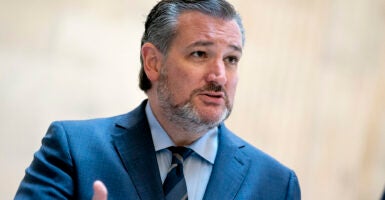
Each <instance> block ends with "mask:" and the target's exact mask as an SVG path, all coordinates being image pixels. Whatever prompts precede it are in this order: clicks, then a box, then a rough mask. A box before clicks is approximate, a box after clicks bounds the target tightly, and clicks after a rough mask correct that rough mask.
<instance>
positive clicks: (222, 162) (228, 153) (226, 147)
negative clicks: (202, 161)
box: [203, 124, 250, 200]
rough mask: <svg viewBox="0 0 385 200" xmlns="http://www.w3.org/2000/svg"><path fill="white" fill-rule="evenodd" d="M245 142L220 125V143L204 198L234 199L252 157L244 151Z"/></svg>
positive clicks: (208, 199)
mask: <svg viewBox="0 0 385 200" xmlns="http://www.w3.org/2000/svg"><path fill="white" fill-rule="evenodd" d="M244 147H245V142H244V141H242V140H241V139H239V138H238V137H237V136H235V135H234V133H232V132H231V131H230V130H228V129H227V128H226V127H225V125H224V124H221V125H220V126H219V144H218V153H217V157H216V159H215V164H214V167H213V170H212V172H211V176H210V180H209V183H208V185H207V188H206V192H205V195H204V198H203V199H207V200H210V199H216V198H218V195H220V197H221V199H234V198H235V196H236V194H237V193H238V191H239V189H240V187H241V185H242V182H243V180H244V179H245V177H246V175H247V172H248V169H249V166H250V159H249V158H248V157H247V156H245V154H244V153H243V152H242V150H241V149H242V148H244Z"/></svg>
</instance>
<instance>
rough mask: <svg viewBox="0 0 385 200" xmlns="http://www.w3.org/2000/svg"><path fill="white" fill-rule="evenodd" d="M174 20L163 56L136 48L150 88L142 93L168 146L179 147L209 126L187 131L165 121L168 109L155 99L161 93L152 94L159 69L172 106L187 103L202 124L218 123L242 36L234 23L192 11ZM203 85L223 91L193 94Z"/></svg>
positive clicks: (230, 93) (233, 81)
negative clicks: (163, 73)
mask: <svg viewBox="0 0 385 200" xmlns="http://www.w3.org/2000/svg"><path fill="white" fill-rule="evenodd" d="M178 19H179V20H178V21H179V23H178V25H177V35H176V37H175V39H174V40H173V41H172V44H171V46H170V49H169V52H168V54H167V56H164V55H162V53H161V52H159V51H158V49H157V48H156V47H155V46H154V45H152V44H151V43H146V44H144V45H143V46H142V55H143V60H144V69H145V72H146V74H147V76H148V78H149V79H150V80H151V82H152V84H153V87H152V88H151V89H150V90H149V91H148V92H147V95H148V99H149V103H150V106H151V108H152V110H153V112H154V115H155V117H156V118H157V120H158V121H159V122H160V124H161V125H162V127H163V128H164V130H165V131H166V132H167V134H168V135H169V136H170V138H171V139H172V140H173V142H174V143H175V144H176V145H181V146H184V145H189V144H191V143H192V142H194V141H195V140H197V139H198V138H200V137H201V136H202V135H203V134H204V133H205V132H206V131H207V130H208V129H209V128H212V127H207V129H202V130H199V131H197V132H193V131H191V129H188V128H186V127H181V126H180V125H179V124H178V123H174V122H173V121H170V120H169V118H168V116H167V114H168V111H167V110H164V109H163V108H162V106H161V102H160V101H159V97H160V96H161V95H162V94H160V93H159V91H157V90H156V88H158V87H159V84H160V82H161V77H162V76H161V71H162V68H163V67H164V68H166V71H167V86H168V91H170V93H171V99H170V103H171V104H172V105H178V104H182V103H183V102H186V101H188V100H190V101H191V103H192V105H193V107H194V109H195V111H196V112H197V114H198V115H199V116H200V118H201V119H203V121H209V122H214V121H218V120H219V119H220V118H221V116H223V112H224V111H225V110H226V108H228V109H229V110H231V107H232V104H233V101H234V95H235V90H236V86H237V82H238V70H237V68H238V61H239V59H240V57H241V55H242V37H241V32H240V29H239V27H238V25H237V23H236V22H235V20H223V19H220V18H214V17H211V16H208V15H205V14H202V13H200V12H196V11H191V12H185V13H183V14H181V15H180V16H179V18H178ZM163 70H164V69H163ZM209 83H214V84H215V85H219V86H221V87H222V88H223V91H221V92H213V91H207V90H205V91H200V92H198V93H194V91H195V90H197V89H198V90H199V89H201V88H205V86H207V85H208V84H209ZM226 103H227V104H228V107H226ZM203 125H204V124H203Z"/></svg>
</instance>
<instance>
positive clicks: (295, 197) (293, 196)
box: [286, 171, 301, 200]
mask: <svg viewBox="0 0 385 200" xmlns="http://www.w3.org/2000/svg"><path fill="white" fill-rule="evenodd" d="M286 200H301V189H300V186H299V182H298V178H297V175H296V174H295V172H293V171H292V172H291V174H290V179H289V185H288V187H287V195H286Z"/></svg>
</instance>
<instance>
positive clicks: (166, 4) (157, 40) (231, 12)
mask: <svg viewBox="0 0 385 200" xmlns="http://www.w3.org/2000/svg"><path fill="white" fill-rule="evenodd" d="M186 11H198V12H201V13H204V14H206V15H209V16H213V17H218V18H222V19H226V20H233V19H235V20H236V22H237V24H238V26H239V29H240V30H241V34H242V43H244V40H245V36H244V29H243V25H242V20H241V18H240V16H239V14H238V13H237V12H236V11H235V9H234V7H233V6H232V5H231V4H230V3H228V2H227V1H225V0H162V1H160V2H158V3H157V4H156V5H155V6H154V7H153V8H152V10H151V11H150V13H149V14H148V16H147V20H146V22H145V30H144V33H143V36H142V41H141V45H140V46H141V47H142V46H143V44H144V43H146V42H150V43H152V44H153V45H155V46H156V48H158V50H159V51H160V52H161V53H162V54H163V55H167V52H168V49H169V47H170V44H171V42H172V40H173V39H174V38H175V35H176V31H177V30H176V26H177V20H178V17H179V15H181V14H182V13H183V12H186ZM140 62H141V69H140V73H139V87H140V89H141V90H143V91H145V92H146V91H147V90H149V89H151V87H152V84H151V81H150V80H149V79H148V77H147V75H146V73H145V72H144V67H143V59H142V54H141V55H140Z"/></svg>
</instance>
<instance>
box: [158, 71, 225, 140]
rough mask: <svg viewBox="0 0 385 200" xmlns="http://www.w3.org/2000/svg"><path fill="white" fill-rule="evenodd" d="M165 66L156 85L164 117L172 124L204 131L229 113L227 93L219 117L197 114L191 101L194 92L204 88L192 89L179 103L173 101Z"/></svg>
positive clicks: (192, 131) (216, 124)
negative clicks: (214, 118) (211, 118)
mask: <svg viewBox="0 0 385 200" xmlns="http://www.w3.org/2000/svg"><path fill="white" fill-rule="evenodd" d="M165 68H166V67H165V66H163V67H162V68H161V72H160V78H159V84H158V87H157V93H158V101H159V105H160V107H161V109H162V111H163V114H164V115H165V116H166V118H167V119H168V120H169V121H170V122H172V123H173V124H174V125H176V126H178V127H179V128H181V129H182V130H184V131H186V132H188V133H196V134H198V133H204V132H207V131H208V130H210V129H212V128H214V127H216V126H218V125H219V124H220V123H222V122H223V121H224V120H226V119H227V118H228V117H229V115H230V113H231V105H230V103H229V102H228V98H227V95H226V97H225V102H226V108H225V109H224V110H223V112H222V114H221V116H220V117H218V119H217V120H209V119H204V118H203V117H202V116H200V115H199V113H198V112H197V110H196V108H195V106H194V105H193V103H192V98H193V96H194V94H196V93H197V92H200V91H202V90H205V89H197V90H194V91H193V92H192V93H191V95H190V97H189V99H188V100H186V101H185V102H182V103H180V104H176V103H173V96H174V95H173V94H172V93H171V92H170V90H169V87H168V77H167V71H166V69H165ZM213 87H215V86H207V87H205V88H206V90H207V88H213Z"/></svg>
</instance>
